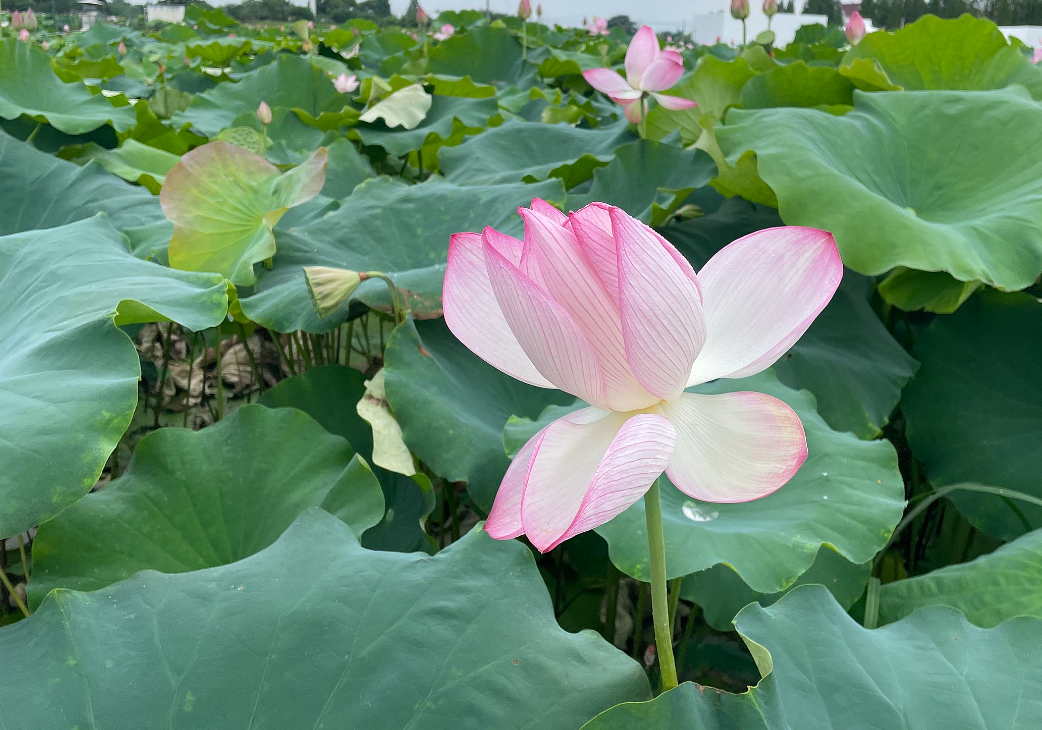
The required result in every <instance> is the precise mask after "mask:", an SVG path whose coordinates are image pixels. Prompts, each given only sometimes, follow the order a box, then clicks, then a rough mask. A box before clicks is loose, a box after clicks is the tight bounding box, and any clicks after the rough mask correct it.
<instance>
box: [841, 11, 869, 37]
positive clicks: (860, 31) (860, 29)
mask: <svg viewBox="0 0 1042 730" xmlns="http://www.w3.org/2000/svg"><path fill="white" fill-rule="evenodd" d="M843 32H844V33H846V34H847V40H848V41H850V45H852V46H856V45H857V44H858V43H860V42H861V39H862V38H864V37H865V19H864V18H862V17H861V13H859V12H858V11H856V10H855V11H854V12H853V13H851V14H850V20H848V21H847V25H846V27H845V28H843Z"/></svg>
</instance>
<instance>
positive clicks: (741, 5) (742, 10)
mask: <svg viewBox="0 0 1042 730" xmlns="http://www.w3.org/2000/svg"><path fill="white" fill-rule="evenodd" d="M731 17H732V18H734V19H735V20H745V19H746V18H748V17H749V0H731Z"/></svg>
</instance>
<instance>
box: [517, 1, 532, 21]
mask: <svg viewBox="0 0 1042 730" xmlns="http://www.w3.org/2000/svg"><path fill="white" fill-rule="evenodd" d="M517 17H519V18H521V20H528V19H529V18H530V17H532V3H531V2H529V0H521V2H519V3H518V4H517Z"/></svg>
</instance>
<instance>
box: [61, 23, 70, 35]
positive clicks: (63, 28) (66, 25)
mask: <svg viewBox="0 0 1042 730" xmlns="http://www.w3.org/2000/svg"><path fill="white" fill-rule="evenodd" d="M62 30H63V31H65V32H66V33H68V32H69V30H70V28H69V24H68V23H66V24H65V25H63V26H62Z"/></svg>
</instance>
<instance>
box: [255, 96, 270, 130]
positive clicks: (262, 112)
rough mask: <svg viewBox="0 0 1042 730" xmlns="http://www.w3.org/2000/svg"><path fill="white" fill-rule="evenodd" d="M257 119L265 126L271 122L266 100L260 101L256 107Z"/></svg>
mask: <svg viewBox="0 0 1042 730" xmlns="http://www.w3.org/2000/svg"><path fill="white" fill-rule="evenodd" d="M257 119H259V120H260V123H261V124H263V125H265V126H266V125H268V124H271V107H270V106H268V102H266V101H262V102H261V103H260V106H259V107H257Z"/></svg>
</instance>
